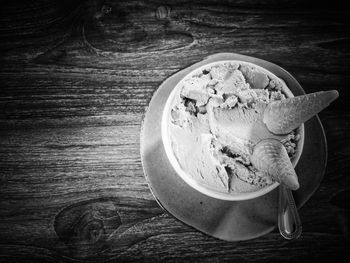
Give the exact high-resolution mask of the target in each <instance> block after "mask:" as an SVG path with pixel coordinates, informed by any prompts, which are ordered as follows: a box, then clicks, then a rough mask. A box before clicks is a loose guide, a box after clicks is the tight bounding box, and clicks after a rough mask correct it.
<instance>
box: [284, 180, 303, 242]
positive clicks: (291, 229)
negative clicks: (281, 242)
mask: <svg viewBox="0 0 350 263" xmlns="http://www.w3.org/2000/svg"><path fill="white" fill-rule="evenodd" d="M278 229H279V231H280V233H281V235H282V236H283V237H284V238H285V239H289V240H291V239H297V238H298V237H300V235H301V232H302V226H301V220H300V217H299V213H298V209H297V207H296V205H295V201H294V198H293V195H292V192H291V190H289V189H288V188H286V187H285V186H283V185H280V187H279V200H278Z"/></svg>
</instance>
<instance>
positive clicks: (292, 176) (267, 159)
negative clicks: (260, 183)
mask: <svg viewBox="0 0 350 263" xmlns="http://www.w3.org/2000/svg"><path fill="white" fill-rule="evenodd" d="M251 162H252V164H253V166H254V167H255V168H256V169H258V170H260V171H263V172H267V173H268V174H269V175H270V176H271V177H272V178H273V179H275V180H276V181H277V182H279V183H281V184H283V185H285V186H286V187H287V188H289V189H291V190H297V189H298V188H299V181H298V177H297V175H296V173H295V170H294V168H293V165H292V163H291V161H290V159H289V156H288V153H287V150H286V149H285V148H284V146H283V145H282V144H281V143H280V142H279V141H278V140H275V139H266V140H262V141H260V142H259V143H258V144H257V145H255V147H254V150H253V154H252V156H251Z"/></svg>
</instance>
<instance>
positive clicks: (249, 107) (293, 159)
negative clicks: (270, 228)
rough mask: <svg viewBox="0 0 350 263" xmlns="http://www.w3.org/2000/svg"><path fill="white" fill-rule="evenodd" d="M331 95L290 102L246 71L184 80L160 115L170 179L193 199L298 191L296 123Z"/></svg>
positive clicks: (221, 70) (262, 74) (262, 76)
mask: <svg viewBox="0 0 350 263" xmlns="http://www.w3.org/2000/svg"><path fill="white" fill-rule="evenodd" d="M336 96H337V93H336V92H334V91H331V92H319V93H315V94H309V95H305V96H299V97H294V96H293V94H292V92H291V91H290V90H289V88H288V87H287V85H286V84H285V83H284V82H283V81H282V80H281V79H279V78H278V77H277V76H275V75H274V74H273V73H271V72H270V71H268V70H266V69H264V68H262V67H260V66H257V65H255V64H252V63H248V62H243V61H236V60H227V61H218V62H213V63H210V64H207V65H204V66H202V67H200V68H197V69H195V70H193V71H192V72H190V73H189V74H188V75H186V76H185V77H184V78H183V79H182V80H181V81H180V82H178V84H177V85H176V86H175V88H174V89H173V91H172V92H171V94H170V96H169V97H168V100H167V102H166V105H165V107H164V111H163V115H162V127H161V128H162V131H161V133H162V140H163V145H164V148H165V152H166V154H167V157H168V159H169V161H170V163H171V165H172V167H173V168H174V169H175V171H176V173H177V174H178V175H179V176H180V177H181V178H182V179H183V180H184V181H185V182H186V183H187V184H189V185H190V186H191V187H193V188H194V189H196V190H198V191H200V192H201V193H203V194H205V195H208V196H211V197H214V198H218V199H222V200H247V199H251V198H255V197H258V196H261V195H264V194H266V193H268V192H270V191H271V190H273V189H274V188H276V187H277V186H278V185H279V184H280V183H282V184H284V185H286V186H287V187H288V188H290V189H292V190H296V189H297V188H298V187H299V183H298V178H297V175H296V174H295V171H294V167H295V166H296V164H297V162H298V160H299V158H300V156H301V153H302V149H303V142H304V125H303V122H304V121H306V120H307V119H309V118H311V117H312V116H313V115H315V114H316V113H317V112H319V111H320V110H322V109H323V108H324V107H326V106H327V105H328V104H329V103H330V102H331V101H332V100H334V98H335V97H336Z"/></svg>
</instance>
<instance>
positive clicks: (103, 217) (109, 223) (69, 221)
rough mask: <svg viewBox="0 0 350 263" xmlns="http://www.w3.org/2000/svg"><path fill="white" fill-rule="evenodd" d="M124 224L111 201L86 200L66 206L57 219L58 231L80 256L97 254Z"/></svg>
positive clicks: (59, 235) (56, 229)
mask: <svg viewBox="0 0 350 263" xmlns="http://www.w3.org/2000/svg"><path fill="white" fill-rule="evenodd" d="M121 224H122V222H121V219H120V216H119V214H118V212H117V211H116V207H115V206H114V204H113V203H112V202H110V201H95V202H83V203H78V204H76V205H73V206H70V207H67V208H65V209H63V210H62V211H61V212H60V213H59V214H58V215H57V216H56V220H55V231H56V233H57V235H58V237H59V238H60V239H61V240H62V241H63V242H65V243H66V244H67V245H68V246H69V247H70V248H71V249H72V250H73V252H74V254H76V255H78V256H79V257H86V256H89V255H92V254H97V253H99V252H100V251H102V250H103V249H104V248H105V247H106V240H107V239H108V237H109V236H110V235H111V234H112V233H113V231H115V230H116V229H117V228H118V227H119V226H120V225H121Z"/></svg>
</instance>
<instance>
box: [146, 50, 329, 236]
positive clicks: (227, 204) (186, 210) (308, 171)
mask: <svg viewBox="0 0 350 263" xmlns="http://www.w3.org/2000/svg"><path fill="white" fill-rule="evenodd" d="M222 60H241V61H246V62H251V63H254V64H256V65H259V66H261V67H263V68H265V69H267V70H269V71H271V72H272V73H274V74H275V75H276V76H278V77H279V78H281V79H283V80H284V81H285V82H286V83H287V86H288V87H289V88H290V90H291V91H292V92H293V94H294V95H296V96H298V95H302V94H305V92H304V91H303V89H302V88H301V86H300V84H299V83H298V82H297V81H296V80H295V79H294V78H293V77H292V75H290V74H289V73H288V72H287V71H285V70H284V69H282V68H281V67H279V66H277V65H275V64H273V63H270V62H267V61H265V60H261V59H257V58H253V57H249V56H243V55H239V54H234V53H219V54H215V55H212V56H209V57H207V58H205V59H204V60H202V61H200V62H198V63H196V64H194V65H192V66H190V67H188V68H185V69H183V70H181V71H179V72H177V73H176V74H174V75H173V76H171V77H169V78H168V79H167V80H166V81H164V82H163V83H162V85H161V86H160V87H159V88H158V90H157V91H156V92H155V93H154V95H153V97H152V100H151V102H150V104H149V107H148V109H147V112H146V114H145V118H144V120H143V123H142V128H141V138H140V146H141V160H142V165H143V170H144V173H145V176H146V180H147V182H148V185H149V187H150V189H151V191H152V193H153V195H154V197H155V198H156V200H157V202H158V203H159V204H160V205H161V206H162V207H163V208H164V209H165V210H167V211H168V212H169V213H171V214H172V215H173V216H175V217H176V218H178V219H179V220H181V221H182V222H184V223H186V224H187V225H190V226H192V227H194V228H196V229H198V230H199V231H202V232H204V233H206V234H208V235H211V236H213V237H216V238H220V239H223V240H228V241H238V240H248V239H252V238H256V237H259V236H262V235H264V234H266V233H268V232H270V231H272V230H273V229H274V228H275V227H276V225H277V208H278V188H277V189H275V190H273V191H271V192H269V193H268V194H265V195H263V196H261V197H258V198H255V199H251V200H246V201H224V200H219V199H216V198H212V197H209V196H206V195H204V194H202V193H200V192H198V191H197V190H195V189H193V188H192V187H190V186H189V185H188V184H187V183H185V182H184V181H183V180H182V179H181V178H180V176H178V175H177V174H176V172H175V170H174V169H173V167H172V166H171V164H170V162H169V160H168V158H167V156H166V153H165V149H164V146H163V142H162V138H161V119H162V113H163V108H164V106H165V103H166V101H167V98H168V96H169V94H170V92H171V91H172V90H173V88H174V87H175V86H176V84H177V83H178V82H179V81H180V80H181V79H182V78H183V77H184V76H186V75H187V74H188V73H189V72H191V71H193V70H194V69H196V68H198V67H200V66H203V65H205V64H209V63H211V62H215V61H222ZM326 160H327V147H326V139H325V135H324V131H323V127H322V125H321V122H320V120H319V118H318V117H317V116H316V117H313V118H312V119H310V120H309V121H307V122H306V123H305V141H304V148H303V153H302V155H301V157H300V160H299V162H298V165H297V166H296V168H295V170H296V172H297V174H298V177H299V182H300V188H299V190H298V191H295V192H294V193H293V194H294V198H295V201H296V203H297V206H298V207H301V206H302V205H303V204H305V202H306V201H307V200H308V199H309V198H310V197H311V196H312V194H313V193H314V192H315V191H316V189H317V188H318V186H319V185H320V183H321V181H322V178H323V174H324V171H325V168H326Z"/></svg>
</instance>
